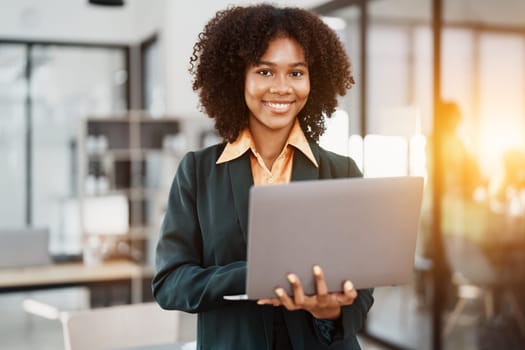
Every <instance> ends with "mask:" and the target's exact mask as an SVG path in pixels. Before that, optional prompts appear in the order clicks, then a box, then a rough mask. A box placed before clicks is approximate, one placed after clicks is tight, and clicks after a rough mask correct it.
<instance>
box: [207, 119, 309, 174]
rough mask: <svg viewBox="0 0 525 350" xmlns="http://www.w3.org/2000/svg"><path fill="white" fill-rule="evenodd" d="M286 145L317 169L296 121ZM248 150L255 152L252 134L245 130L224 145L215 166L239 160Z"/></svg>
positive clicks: (306, 141)
mask: <svg viewBox="0 0 525 350" xmlns="http://www.w3.org/2000/svg"><path fill="white" fill-rule="evenodd" d="M288 145H290V146H293V147H295V148H296V149H298V150H299V151H301V152H302V153H303V154H304V155H305V156H306V158H308V159H309V160H310V162H312V164H313V165H314V166H315V167H316V168H318V167H319V165H318V164H317V160H316V159H315V157H314V155H313V153H312V149H311V148H310V144H309V143H308V140H307V139H306V136H305V135H304V132H303V130H302V129H301V125H300V124H299V121H298V120H297V119H296V120H295V123H294V125H293V127H292V130H291V131H290V135H288V140H286V144H285V147H286V146H288ZM250 149H251V150H252V152H254V153H255V152H256V149H255V144H254V142H253V139H252V134H251V133H250V130H249V129H248V128H246V129H244V130H243V131H241V133H240V134H239V136H238V137H237V139H236V140H235V141H233V142H228V143H227V144H226V147H224V150H223V151H222V153H221V156H220V157H219V159H218V160H217V164H221V163H226V162H229V161H231V160H234V159H236V158H239V157H240V156H242V155H243V154H244V153H246V151H248V150H250Z"/></svg>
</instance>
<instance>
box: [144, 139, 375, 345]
mask: <svg viewBox="0 0 525 350" xmlns="http://www.w3.org/2000/svg"><path fill="white" fill-rule="evenodd" d="M224 147H225V144H224V143H223V144H219V145H215V146H211V147H209V148H206V149H204V150H201V151H197V152H190V153H188V154H187V155H186V156H185V157H184V158H183V159H182V161H181V163H180V165H179V168H178V170H177V174H176V175H175V178H174V180H173V184H172V187H171V190H170V193H169V199H168V208H167V211H166V215H165V217H164V220H163V223H162V226H161V236H160V239H159V242H158V245H157V256H156V274H155V276H154V278H153V283H152V288H153V295H154V296H155V299H156V300H157V302H158V303H159V304H160V306H161V307H163V308H165V309H176V310H182V311H186V312H196V313H198V314H199V315H198V324H197V348H198V349H213V350H222V349H224V350H235V349H239V350H257V349H266V350H271V347H272V330H273V312H274V307H272V306H259V305H257V304H256V302H255V301H225V300H224V299H223V296H224V295H231V294H244V293H245V275H246V239H247V236H246V234H247V232H246V230H247V219H248V192H249V189H250V187H251V186H252V185H253V178H252V173H251V168H250V160H249V154H248V152H246V153H245V154H244V155H243V156H241V157H239V158H237V159H235V160H232V161H230V162H226V163H222V164H216V161H217V159H218V158H219V156H220V155H221V153H222V151H223V149H224ZM310 147H311V148H312V152H313V154H314V156H315V158H316V159H317V162H318V164H319V168H316V167H315V166H314V165H313V164H312V163H311V162H310V161H309V160H308V159H307V158H306V157H305V156H304V155H303V154H302V153H301V152H299V151H297V152H295V153H294V160H293V170H292V181H300V180H312V179H329V178H340V177H354V176H361V173H360V171H359V169H358V168H357V166H356V165H355V163H354V161H353V160H351V159H350V158H347V157H342V156H339V155H337V154H335V153H331V152H328V151H326V150H324V149H322V148H321V147H319V146H318V145H317V144H316V143H313V142H311V143H310ZM372 303H373V298H372V291H371V290H359V291H358V298H357V299H356V300H355V302H354V303H353V304H352V305H350V306H345V307H343V310H342V319H341V320H342V322H341V324H340V327H339V330H338V331H337V333H336V335H335V338H334V339H333V342H332V343H331V344H329V345H328V344H325V343H324V341H323V339H324V338H323V337H322V335H321V334H320V332H319V330H318V329H317V327H316V326H315V325H314V322H313V318H312V316H311V314H310V313H308V312H306V311H287V310H284V319H285V322H286V326H287V328H288V333H289V335H290V339H291V342H292V344H293V348H294V349H295V350H302V349H312V350H313V349H315V350H317V349H334V350H339V349H359V344H358V343H357V339H356V332H357V331H358V330H359V329H360V328H361V327H362V326H363V323H364V321H365V317H366V314H367V312H368V310H369V308H370V306H371V305H372Z"/></svg>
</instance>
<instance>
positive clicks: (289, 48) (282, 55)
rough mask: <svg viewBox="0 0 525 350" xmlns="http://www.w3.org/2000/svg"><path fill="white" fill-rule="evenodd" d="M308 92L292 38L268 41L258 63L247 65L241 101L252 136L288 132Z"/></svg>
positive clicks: (299, 50)
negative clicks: (243, 102)
mask: <svg viewBox="0 0 525 350" xmlns="http://www.w3.org/2000/svg"><path fill="white" fill-rule="evenodd" d="M309 93H310V77H309V75H308V65H307V63H306V59H305V56H304V50H303V48H302V47H301V46H300V45H299V44H298V43H297V42H296V41H295V40H293V39H290V38H286V37H278V38H275V39H273V40H272V41H270V43H269V45H268V49H267V50H266V52H265V53H264V54H263V55H262V57H261V59H260V60H259V62H258V63H257V64H255V65H253V66H249V67H248V69H247V71H246V79H245V84H244V99H245V101H246V105H247V106H248V109H249V111H250V116H249V126H250V130H251V132H252V134H254V133H258V132H279V131H282V132H284V133H286V134H287V133H289V131H290V130H291V128H292V126H293V124H294V122H295V118H296V117H297V115H298V114H299V112H300V111H301V109H303V107H304V105H305V104H306V101H307V100H308V94H309Z"/></svg>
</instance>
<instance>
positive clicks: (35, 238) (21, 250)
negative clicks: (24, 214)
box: [0, 228, 51, 268]
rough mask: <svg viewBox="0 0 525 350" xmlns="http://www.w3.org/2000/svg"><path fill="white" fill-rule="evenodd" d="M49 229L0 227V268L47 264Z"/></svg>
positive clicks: (48, 257) (49, 261)
mask: <svg viewBox="0 0 525 350" xmlns="http://www.w3.org/2000/svg"><path fill="white" fill-rule="evenodd" d="M50 263H51V257H50V256H49V230H47V229H40V228H26V229H0V268H13V267H27V266H39V265H48V264H50Z"/></svg>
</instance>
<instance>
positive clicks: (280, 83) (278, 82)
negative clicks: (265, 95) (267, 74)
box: [270, 76, 292, 95]
mask: <svg viewBox="0 0 525 350" xmlns="http://www.w3.org/2000/svg"><path fill="white" fill-rule="evenodd" d="M270 93H271V94H278V95H286V94H291V93H292V87H291V86H290V85H289V84H288V81H287V80H286V77H282V76H280V77H278V78H276V79H275V81H274V84H273V85H272V86H271V87H270Z"/></svg>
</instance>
